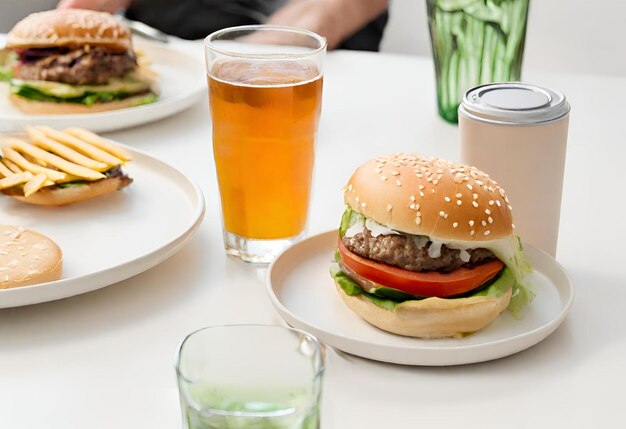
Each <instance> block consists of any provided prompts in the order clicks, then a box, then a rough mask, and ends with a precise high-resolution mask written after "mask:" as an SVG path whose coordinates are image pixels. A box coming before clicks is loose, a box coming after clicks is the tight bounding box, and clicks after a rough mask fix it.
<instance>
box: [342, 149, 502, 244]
mask: <svg viewBox="0 0 626 429" xmlns="http://www.w3.org/2000/svg"><path fill="white" fill-rule="evenodd" d="M344 199H345V202H346V204H348V205H349V206H350V207H351V208H352V209H353V210H355V211H357V212H359V213H361V214H362V215H363V216H365V217H368V218H370V219H372V220H374V221H376V222H378V223H380V224H382V225H385V226H387V227H388V228H391V229H394V230H396V231H401V232H405V233H408V234H415V235H426V236H429V237H431V238H435V239H438V240H443V241H445V240H464V241H477V242H481V241H489V240H495V239H498V238H504V237H507V236H510V235H511V234H512V233H513V225H512V215H511V207H510V205H509V201H508V198H507V197H506V194H505V192H504V190H503V189H502V188H500V186H498V184H497V183H496V182H494V181H493V180H492V179H491V178H490V177H489V176H488V175H487V174H485V173H483V172H482V171H480V170H478V169H476V168H475V167H468V166H465V165H461V164H456V163H453V162H450V161H446V160H442V159H438V158H424V157H422V156H420V155H418V154H405V153H395V154H392V155H388V156H382V157H379V158H376V159H373V160H371V161H369V162H367V163H365V164H364V165H363V166H361V167H359V168H358V169H357V170H356V171H355V172H354V174H353V175H352V177H351V178H350V181H349V182H348V184H347V185H346V187H345V191H344Z"/></svg>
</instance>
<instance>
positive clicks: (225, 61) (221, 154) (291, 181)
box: [205, 25, 326, 263]
mask: <svg viewBox="0 0 626 429" xmlns="http://www.w3.org/2000/svg"><path fill="white" fill-rule="evenodd" d="M325 53H326V40H325V39H324V38H323V37H321V36H319V35H317V34H315V33H312V32H310V31H306V30H300V29H296V28H290V27H282V26H270V25H250V26H242V27H233V28H227V29H224V30H220V31H217V32H215V33H213V34H211V35H209V36H208V37H207V38H206V39H205V54H206V64H207V75H208V85H209V105H210V108H211V119H212V125H213V155H214V158H215V166H216V170H217V179H218V183H219V189H220V198H221V204H222V221H223V227H224V245H225V247H226V251H227V253H229V254H231V255H234V256H237V257H239V258H241V259H242V260H244V261H248V262H259V263H268V262H271V261H272V260H273V259H274V258H275V257H276V256H277V255H278V253H280V252H281V251H282V250H284V249H285V248H286V247H288V246H290V245H291V244H293V243H294V242H295V241H297V240H298V239H300V238H302V237H303V235H304V234H305V230H306V226H307V214H308V206H309V198H310V194H311V179H312V174H313V160H314V155H315V138H316V133H317V124H318V120H319V115H320V108H321V104H322V80H323V77H322V76H323V75H322V66H323V60H324V55H325Z"/></svg>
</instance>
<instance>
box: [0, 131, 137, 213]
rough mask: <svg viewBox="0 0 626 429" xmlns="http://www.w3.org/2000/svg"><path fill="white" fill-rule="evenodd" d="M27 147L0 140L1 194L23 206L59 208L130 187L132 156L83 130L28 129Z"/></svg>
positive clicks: (11, 139) (21, 142)
mask: <svg viewBox="0 0 626 429" xmlns="http://www.w3.org/2000/svg"><path fill="white" fill-rule="evenodd" d="M26 131H27V133H28V137H30V142H28V141H25V140H22V139H19V138H15V137H7V138H4V139H2V140H0V192H1V193H2V194H4V195H8V196H10V197H13V198H16V199H18V200H20V201H22V202H25V203H29V204H35V205H42V206H62V205H67V204H73V203H77V202H80V201H85V200H89V199H92V198H95V197H100V196H102V195H105V194H110V193H113V192H115V191H118V190H121V189H123V188H125V187H126V186H128V185H130V184H131V183H132V182H133V179H132V178H130V177H129V176H128V175H127V174H126V173H125V171H124V170H123V167H124V165H125V164H126V163H127V162H129V161H131V160H132V156H131V155H130V154H129V153H128V152H126V151H125V150H124V149H122V148H121V147H119V146H117V145H116V144H114V143H113V142H111V141H109V140H106V139H103V138H102V137H100V136H98V135H96V134H94V133H92V132H90V131H87V130H85V129H82V128H75V127H74V128H67V129H65V130H64V131H59V130H55V129H53V128H50V127H44V126H38V127H28V128H27V130H26Z"/></svg>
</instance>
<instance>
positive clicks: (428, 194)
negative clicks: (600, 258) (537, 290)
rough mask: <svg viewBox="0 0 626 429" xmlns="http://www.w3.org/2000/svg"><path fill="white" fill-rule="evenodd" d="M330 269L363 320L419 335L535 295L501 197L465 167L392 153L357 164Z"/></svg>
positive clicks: (439, 333)
mask: <svg viewBox="0 0 626 429" xmlns="http://www.w3.org/2000/svg"><path fill="white" fill-rule="evenodd" d="M344 199H345V203H346V209H345V212H344V213H343V216H342V219H341V225H340V228H339V240H338V247H337V250H336V252H335V262H334V263H333V265H332V267H331V275H332V277H333V279H334V281H335V284H336V288H337V291H338V293H339V295H340V296H341V298H342V300H343V301H344V302H345V304H346V305H347V306H348V307H349V308H350V309H352V310H353V311H354V312H355V313H356V314H358V315H359V316H361V317H362V318H363V319H365V320H366V321H367V322H369V323H370V324H372V325H374V326H376V327H378V328H380V329H382V330H385V331H388V332H392V333H395V334H399V335H405V336H410V337H420V338H438V337H450V336H459V335H463V334H467V333H471V332H475V331H477V330H479V329H481V328H483V327H485V326H487V325H488V324H490V323H491V322H492V321H493V320H495V319H496V318H497V317H498V315H499V314H500V313H502V312H503V311H504V310H505V309H507V308H508V309H509V310H510V311H511V312H512V313H513V315H514V316H516V317H519V316H520V314H521V310H522V308H523V307H524V306H525V305H526V304H527V303H529V302H530V300H531V299H532V298H533V292H532V291H531V290H530V289H529V288H528V287H527V286H526V285H525V283H524V277H525V276H526V274H527V273H529V272H530V271H531V267H530V265H529V263H528V262H527V260H526V258H525V257H524V252H523V249H522V245H521V241H520V239H519V237H518V236H517V235H516V234H515V230H514V226H513V223H512V215H511V206H510V205H509V200H508V198H507V197H506V194H505V192H504V190H503V189H502V188H500V187H499V186H498V184H497V183H496V182H495V181H493V180H492V179H491V178H490V177H489V176H488V175H487V174H485V173H483V172H482V171H480V170H478V169H476V168H474V167H468V166H465V165H460V164H456V163H453V162H450V161H446V160H442V159H438V158H424V157H421V156H420V155H417V154H404V153H397V154H393V155H389V156H382V157H379V158H376V159H374V160H371V161H369V162H367V163H366V164H364V165H363V166H361V167H360V168H358V169H357V170H356V171H355V172H354V174H353V175H352V177H351V178H350V180H349V182H348V184H347V185H346V187H345V188H344Z"/></svg>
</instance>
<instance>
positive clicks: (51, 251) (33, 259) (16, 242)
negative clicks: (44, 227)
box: [0, 225, 63, 289]
mask: <svg viewBox="0 0 626 429" xmlns="http://www.w3.org/2000/svg"><path fill="white" fill-rule="evenodd" d="M62 270H63V253H62V252H61V249H60V248H59V246H57V244H56V243H55V242H54V241H52V240H51V239H49V238H48V237H46V236H44V235H43V234H40V233H38V232H36V231H32V230H30V229H25V228H22V227H21V226H14V225H0V289H10V288H14V287H20V286H29V285H34V284H38V283H46V282H52V281H55V280H58V279H60V278H61V273H62Z"/></svg>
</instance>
